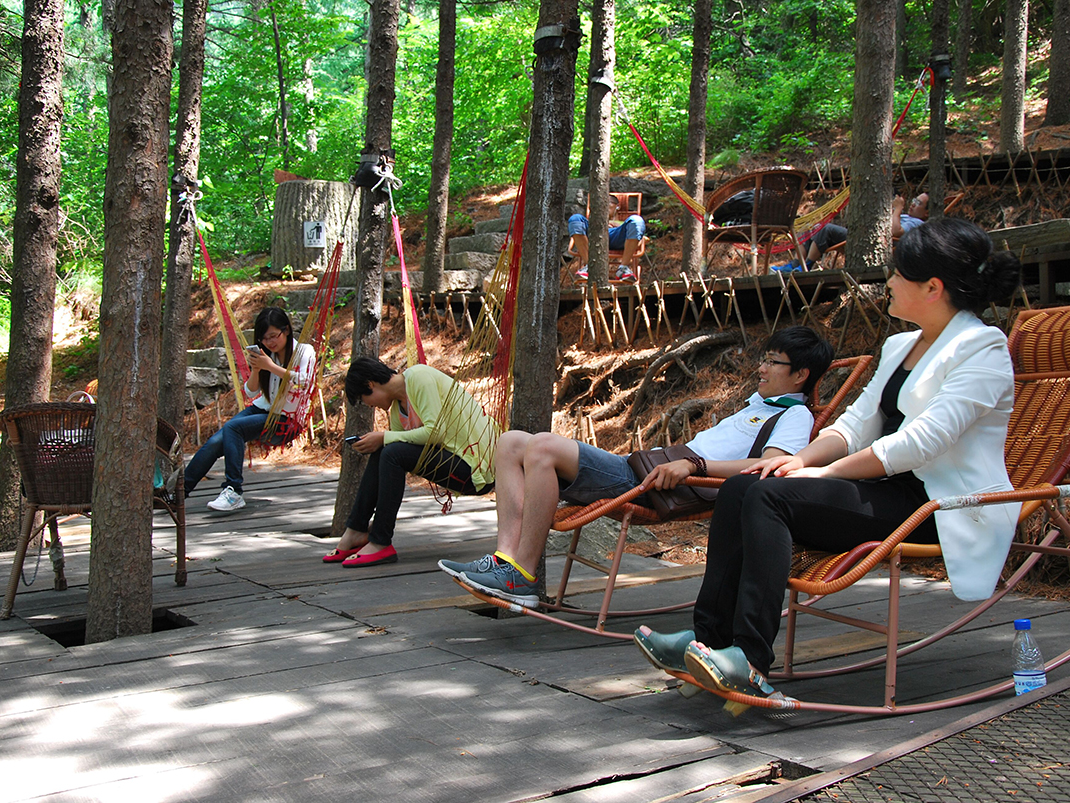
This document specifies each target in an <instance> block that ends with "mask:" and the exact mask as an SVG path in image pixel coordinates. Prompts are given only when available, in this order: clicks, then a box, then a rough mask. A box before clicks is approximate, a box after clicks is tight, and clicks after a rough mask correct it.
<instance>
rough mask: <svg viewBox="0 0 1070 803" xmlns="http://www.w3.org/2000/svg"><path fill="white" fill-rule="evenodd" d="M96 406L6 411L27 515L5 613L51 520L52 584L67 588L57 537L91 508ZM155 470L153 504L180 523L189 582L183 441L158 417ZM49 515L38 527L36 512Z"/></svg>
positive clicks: (181, 576) (180, 574) (3, 419)
mask: <svg viewBox="0 0 1070 803" xmlns="http://www.w3.org/2000/svg"><path fill="white" fill-rule="evenodd" d="M95 419H96V405H94V404H79V403H73V402H55V403H45V404H31V405H26V406H24V407H16V408H12V409H10V410H5V411H3V412H2V413H0V424H2V425H3V427H4V428H5V430H6V431H7V436H8V443H10V444H11V447H12V449H13V451H14V453H15V459H16V461H17V462H18V466H19V472H20V473H21V474H22V492H23V496H24V497H25V501H26V509H25V517H24V520H23V525H22V530H21V532H20V534H19V540H18V543H17V545H16V548H15V563H14V565H13V566H12V569H11V577H10V578H9V580H8V587H7V594H6V595H5V597H4V604H3V608H2V609H0V619H7V618H9V617H10V616H11V611H12V608H13V607H14V604H15V594H16V591H17V590H18V585H19V578H20V577H21V575H22V565H23V562H24V560H25V558H26V550H27V548H28V546H29V543H30V541H31V540H32V539H33V537H34V536H36V535H38V534H41V533H42V532H43V530H44V528H45V527H46V526H47V527H48V529H49V533H50V535H51V538H50V546H49V557H50V559H51V561H52V568H53V571H54V573H55V580H54V584H53V587H54V588H55V589H56V590H58V591H63V590H65V589H66V588H67V580H66V578H65V576H64V572H63V563H64V561H63V545H62V542H61V541H60V537H59V525H58V519H59V517H60V516H67V515H72V514H82V515H86V516H88V515H89V514H90V513H91V508H92V503H93V458H94V452H95V447H96V440H95V435H94V421H95ZM155 465H156V475H157V480H158V481H157V482H154V492H153V507H154V508H158V509H162V510H166V511H167V513H168V515H169V516H170V517H171V519H172V520H173V521H174V522H175V532H176V542H177V543H176V549H175V553H176V559H177V569H176V570H175V583H176V584H177V585H180V586H181V585H185V584H186V508H185V493H184V489H183V477H182V453H181V441H180V439H179V438H178V434H177V433H176V432H175V429H174V427H172V426H171V425H170V424H168V423H167V422H166V421H163V420H161V419H157V423H156V464H155ZM38 511H42V512H44V514H45V515H44V521H43V522H42V523H41V524H40V525H38V526H37V527H34V520H35V519H36V516H37V512H38Z"/></svg>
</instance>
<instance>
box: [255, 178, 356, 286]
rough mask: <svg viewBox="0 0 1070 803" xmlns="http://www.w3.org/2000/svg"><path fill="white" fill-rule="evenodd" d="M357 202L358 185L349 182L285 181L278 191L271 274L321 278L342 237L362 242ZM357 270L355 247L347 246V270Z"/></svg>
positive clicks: (343, 259)
mask: <svg viewBox="0 0 1070 803" xmlns="http://www.w3.org/2000/svg"><path fill="white" fill-rule="evenodd" d="M352 199H353V185H352V184H348V183H346V182H344V181H284V182H282V183H281V184H279V185H278V186H277V187H275V213H274V217H273V219H272V223H271V274H272V275H273V276H280V277H283V276H292V275H301V274H308V273H314V274H316V275H322V273H323V271H325V270H326V269H327V261H328V260H329V259H330V257H331V252H332V251H333V250H334V244H335V243H336V242H337V241H338V240H339V239H342V240H344V241H345V242H347V243H355V242H356V241H357V237H358V235H357V219H356V216H355V215H354V214H353V213H352V212H351V211H350V201H351V200H352ZM354 203H355V202H354ZM353 208H354V209H356V206H354V207H353ZM347 213H349V218H348V219H347V218H346V214H347ZM320 224H323V225H320ZM356 269H357V257H356V253H355V249H353V248H347V249H345V250H344V251H343V252H342V270H356Z"/></svg>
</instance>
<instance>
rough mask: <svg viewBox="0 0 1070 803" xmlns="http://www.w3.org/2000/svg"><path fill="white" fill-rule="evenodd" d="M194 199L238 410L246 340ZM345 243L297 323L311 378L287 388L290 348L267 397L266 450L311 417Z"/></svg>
mask: <svg viewBox="0 0 1070 803" xmlns="http://www.w3.org/2000/svg"><path fill="white" fill-rule="evenodd" d="M353 193H354V195H353V196H351V197H350V200H349V209H347V211H346V217H345V220H344V221H343V223H342V229H341V230H342V231H345V227H346V223H347V222H348V220H349V214H350V212H351V211H352V209H353V198H354V197H355V195H356V188H354V190H353ZM193 200H195V199H194V198H193V197H191V198H188V199H187V202H188V204H189V208H190V211H191V214H193V223H194V229H195V230H196V231H197V239H198V240H199V241H200V245H201V256H202V258H203V259H204V266H205V272H206V274H207V276H208V284H209V287H210V288H211V291H212V304H213V306H214V307H215V313H216V317H217V318H218V319H219V328H220V331H221V332H222V334H223V348H224V350H225V351H226V355H227V365H228V367H229V368H230V379H231V382H232V384H233V385H234V396H235V398H236V399H237V401H238V406H239V408H244V407H245V406H246V405H247V404H248V403H249V402H250V401H251V399H246V398H245V381H246V380H247V379H248V378H249V374H250V373H251V369H250V366H249V362H248V360H246V357H245V355H246V347H247V346H248V345H249V344H248V343H247V342H246V340H245V335H244V334H243V333H242V329H241V327H240V326H238V325H237V324H236V323H235V320H234V310H233V309H231V306H230V302H229V301H227V296H226V294H225V293H224V292H223V287H222V285H221V284H220V282H219V278H218V276H216V272H215V267H214V266H213V265H212V259H211V257H209V256H208V247H207V246H206V245H205V242H204V236H203V235H202V234H201V230H200V227H199V226H198V225H197V219H196V213H195V212H194V211H193ZM344 246H345V242H344V241H343V240H341V239H339V240H338V241H337V242H336V243H335V245H334V250H333V251H332V252H331V256H330V258H329V259H328V261H327V268H326V270H325V271H324V272H323V276H322V277H320V281H319V285H318V286H317V287H316V295H315V298H314V299H313V301H312V305H311V306H310V307H309V312H308V317H307V318H306V319H305V323H304V326H302V327H301V336H300V337H299V338H298V343H307V344H309V345H310V346H312V350H313V352H315V355H316V365H315V372H314V376H313V378H312V380H311V381H309V382H305V383H303V384H300V385H298V386H297V387H296V388H295V389H294V391H293V392H292V393H291V392H290V387H289V386H290V376H291V372H293V371H294V370H296V368H297V364H296V360H297V349H294V353H293V357H292V358H291V361H290V365H288V366H287V368H288V372H287V374H286V376H284V377H283V378H282V381H281V383H280V384H279V389H278V392H277V393H276V394H275V397H274V399H272V401H271V409H270V410H269V411H268V418H267V422H266V423H265V424H264V429H263V431H262V432H261V433H260V443H261V445H263V446H264V448H265V449H270V448H274V447H275V446H285V445H286V444H288V443H290V441H292V440H293V439H294V438H296V437H297V436H298V435H300V434H301V433H302V432H304V431H305V429H306V428H307V426H308V421H309V418H311V416H312V399H313V396H314V395H315V392H316V390H317V389H318V388H319V387H320V383H321V381H322V379H323V367H324V365H325V363H326V360H325V359H324V357H325V356H326V351H327V347H328V345H329V343H330V340H331V326H332V324H333V323H334V302H335V295H336V294H337V290H338V275H339V273H340V272H341V264H342V252H343V249H344ZM291 334H292V333H291ZM288 396H289V398H290V399H293V400H295V402H296V405H295V407H294V409H293V411H292V412H291V413H289V414H288V415H287V416H286V417H285V418H284V417H283V416H282V407H283V404H284V403H285V402H286V400H287V397H288Z"/></svg>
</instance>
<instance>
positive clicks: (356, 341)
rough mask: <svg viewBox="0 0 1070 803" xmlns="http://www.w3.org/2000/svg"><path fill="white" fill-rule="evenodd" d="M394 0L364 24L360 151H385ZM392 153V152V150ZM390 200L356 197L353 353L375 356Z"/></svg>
mask: <svg viewBox="0 0 1070 803" xmlns="http://www.w3.org/2000/svg"><path fill="white" fill-rule="evenodd" d="M399 14H400V4H399V0H372V3H371V24H370V25H369V27H368V65H369V67H368V70H369V72H368V99H367V102H368V107H367V119H366V121H365V126H364V139H365V147H364V153H365V154H367V155H371V154H385V153H387V152H388V151H390V127H391V124H392V123H393V120H394V74H395V68H396V66H397V55H398V17H399ZM391 158H392V153H391ZM389 215H390V200H389V196H388V195H387V193H386V191H385V190H383V189H378V190H375V191H374V192H373V191H371V190H367V189H366V190H364V191H362V192H361V198H360V234H359V235H358V238H357V266H358V267H357V297H356V301H355V304H356V307H355V309H354V315H353V357H354V358H356V357H363V356H368V357H378V356H379V324H380V322H381V321H382V317H383V256H384V252H385V250H386V248H385V246H386V238H387V234H388V231H389V221H388V219H389ZM373 423H374V419H373V417H372V410H371V408H369V407H366V406H365V405H363V404H359V403H358V404H357V405H356V406H355V407H350V406H349V405H348V404H347V405H346V434H347V435H357V434H361V433H364V432H368V431H369V430H371V429H372V426H373ZM367 462H368V461H367V458H366V457H365V456H364V455H359V454H357V453H356V452H354V451H353V450H352V449H346V450H345V451H344V452H343V454H342V469H341V472H340V474H339V477H338V493H337V495H336V497H335V502H334V519H333V522H332V526H331V529H332V532H334V533H335V534H336V535H341V533H342V531H343V530H344V529H345V520H346V516H347V515H348V514H349V508H350V505H351V504H352V503H353V498H354V497H355V496H356V495H357V486H359V485H360V478H361V475H362V474H363V473H364V466H365V465H366V463H367Z"/></svg>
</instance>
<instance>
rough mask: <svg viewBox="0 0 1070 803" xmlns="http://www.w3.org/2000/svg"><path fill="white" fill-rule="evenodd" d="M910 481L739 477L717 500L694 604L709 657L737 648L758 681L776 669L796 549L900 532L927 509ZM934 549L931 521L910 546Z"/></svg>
mask: <svg viewBox="0 0 1070 803" xmlns="http://www.w3.org/2000/svg"><path fill="white" fill-rule="evenodd" d="M927 501H928V498H927V497H926V495H925V487H924V485H923V484H922V483H921V481H920V480H918V479H917V477H915V476H914V475H913V474H901V475H896V476H894V477H887V478H885V479H880V480H839V479H804V478H796V479H791V478H777V477H767V478H766V479H764V480H759V479H758V476H757V475H756V474H740V475H738V476H735V477H732V478H730V479H728V480H727V481H726V482H725V484H724V485H722V486H721V489H720V492H719V493H718V494H717V506H716V507H715V508H714V511H713V518H712V520H711V521H710V539H709V546H708V547H707V551H706V575H705V578H704V579H703V581H702V588H701V590H700V591H699V595H698V600H697V601H696V602H695V638H696V639H698V640H699V641H701V642H702V643H703V644H705V645H706V646H707V647H710V648H712V649H724V648H725V647H730V646H732V645H735V646H737V647H739V648H740V649H742V650H743V652H744V653H746V655H747V658H748V659H749V660H750V662H751V664H752V665H753V666H754V668H755V669H757V670H758V671H759V672H762V673H763V674H767V673H768V672H769V667H770V665H771V664H772V663H773V641H774V640H775V639H776V635H777V632H778V631H779V629H780V612H781V610H782V608H783V604H784V589H785V588H786V587H787V582H788V575H789V572H790V570H791V549H792V542H793V541H797V542H799V543H800V544H804V545H805V546H807V547H810V548H811V549H820V550H825V551H829V552H846V551H848V550H850V549H852V548H853V547H856V546H858V545H859V544H862V543H865V542H866V541H879V540H882V539H884V538H885V537H887V536H888V535H890V534H891V533H892V532H894V531H895V529H896V528H897V527H899V525H900V524H902V523H903V521H904V520H905V519H906V518H907V517H908V516H909V515H910V514H911V513H913V512H914V511H915V510H917V508H918V507H919V506H920V505H922V504H923V503H925V502H927ZM908 540H910V541H913V542H915V543H936V541H937V536H936V524H935V522H934V521H933V519H932V517H930V518H929V519H927V520H926V521H925V522H924V523H923V524H922V525H921V526H920V527H918V529H917V530H915V531H914V533H913V534H912V535H911V537H910V538H909V539H908Z"/></svg>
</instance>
